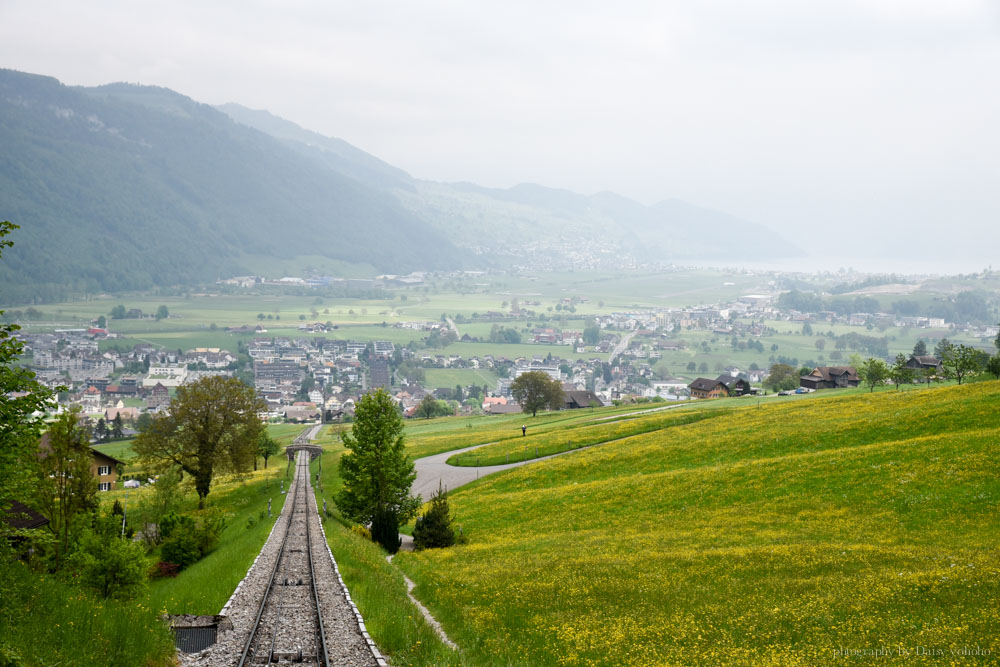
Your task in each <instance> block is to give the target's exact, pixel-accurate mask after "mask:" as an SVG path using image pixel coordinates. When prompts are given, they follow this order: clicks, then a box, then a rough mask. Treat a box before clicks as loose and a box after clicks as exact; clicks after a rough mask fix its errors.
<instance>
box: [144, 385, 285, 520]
mask: <svg viewBox="0 0 1000 667" xmlns="http://www.w3.org/2000/svg"><path fill="white" fill-rule="evenodd" d="M266 409H267V406H266V404H265V403H264V401H263V400H262V399H261V398H259V397H258V396H257V392H256V391H255V390H254V389H253V388H252V387H248V386H246V385H245V384H243V383H242V382H240V381H239V380H237V379H236V378H226V377H220V376H210V377H205V378H202V379H200V380H198V381H197V382H192V383H191V384H185V385H181V386H180V387H178V388H177V395H176V396H175V397H174V398H173V399H172V400H171V401H170V406H169V408H168V414H166V415H163V416H160V417H155V418H154V419H153V421H152V422H151V423H150V426H149V428H148V429H147V430H146V431H145V432H143V433H141V434H140V435H139V437H137V438H136V439H135V444H134V446H133V448H134V450H135V453H136V454H137V455H138V456H139V458H140V460H142V461H143V462H145V463H148V464H151V465H153V466H162V465H177V466H179V467H180V468H181V470H183V471H184V472H186V473H188V474H189V475H191V476H192V477H193V478H194V487H195V491H197V492H198V507H199V509H201V508H203V507H204V506H205V498H206V497H207V496H208V493H209V491H210V489H211V486H212V477H213V476H214V475H215V473H216V472H217V471H218V472H226V471H232V472H242V471H247V470H250V468H251V467H252V465H253V462H254V458H255V456H256V454H257V439H258V437H259V436H260V432H261V430H263V428H264V426H263V424H262V423H261V421H260V417H259V415H260V414H261V413H263V412H264V411H265V410H266Z"/></svg>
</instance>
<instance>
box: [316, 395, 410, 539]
mask: <svg viewBox="0 0 1000 667" xmlns="http://www.w3.org/2000/svg"><path fill="white" fill-rule="evenodd" d="M342 439H343V442H344V446H345V447H346V448H347V449H348V450H349V451H348V452H347V453H345V454H344V455H343V456H341V457H340V477H341V479H342V480H343V484H344V486H343V488H341V490H340V492H338V493H337V495H336V496H335V497H334V504H335V505H336V506H337V509H338V510H340V513H341V514H342V515H343V516H344V518H346V519H348V520H350V521H354V522H355V523H360V524H370V525H371V533H372V539H374V540H375V541H377V542H378V543H379V544H381V545H382V546H383V547H384V548H385V549H386V550H387V551H388V552H389V553H395V552H396V551H397V550H398V549H399V524H400V523H406V522H408V521H409V520H410V519H412V518H413V517H414V515H416V513H417V510H418V509H419V508H420V498H419V497H417V498H414V497H412V496H410V487H411V486H412V485H413V480H414V479H416V477H417V473H416V471H415V470H414V466H413V461H411V460H410V457H409V456H407V454H406V449H405V447H404V445H403V420H402V418H401V417H400V416H399V412H398V411H397V410H396V406H395V405H394V404H393V401H392V397H391V396H389V394H387V393H386V392H385V391H384V390H382V389H377V390H376V391H374V392H371V393H368V394H365V395H364V396H362V397H361V400H360V401H358V404H357V407H356V408H355V410H354V424H353V426H352V427H351V432H350V433H346V434H344V435H343V436H342Z"/></svg>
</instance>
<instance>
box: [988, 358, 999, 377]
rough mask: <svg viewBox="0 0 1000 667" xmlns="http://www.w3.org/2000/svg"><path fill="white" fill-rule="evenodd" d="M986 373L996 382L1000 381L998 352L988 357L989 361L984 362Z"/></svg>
mask: <svg viewBox="0 0 1000 667" xmlns="http://www.w3.org/2000/svg"><path fill="white" fill-rule="evenodd" d="M986 371H987V372H988V373H989V374H990V375H992V376H993V377H995V378H996V379H997V380H1000V352H998V353H997V354H994V355H993V356H992V357H990V360H989V361H987V362H986Z"/></svg>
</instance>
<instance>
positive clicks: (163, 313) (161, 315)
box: [156, 305, 170, 320]
mask: <svg viewBox="0 0 1000 667" xmlns="http://www.w3.org/2000/svg"><path fill="white" fill-rule="evenodd" d="M168 317H170V311H169V310H167V307H166V306H163V305H161V306H160V307H159V308H157V309H156V319H157V320H165V319H167V318H168Z"/></svg>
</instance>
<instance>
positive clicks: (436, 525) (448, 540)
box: [413, 485, 455, 549]
mask: <svg viewBox="0 0 1000 667" xmlns="http://www.w3.org/2000/svg"><path fill="white" fill-rule="evenodd" d="M413 544H414V546H416V548H417V549H437V548H441V547H450V546H452V545H453V544H455V531H454V530H453V529H452V527H451V515H450V513H449V511H448V492H447V491H445V490H444V489H442V488H441V486H440V485H439V486H438V490H437V492H436V493H435V494H434V495H433V496H431V506H430V508H429V509H428V510H427V512H426V513H425V514H424V515H423V516H421V517H417V523H416V525H415V526H414V527H413Z"/></svg>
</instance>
